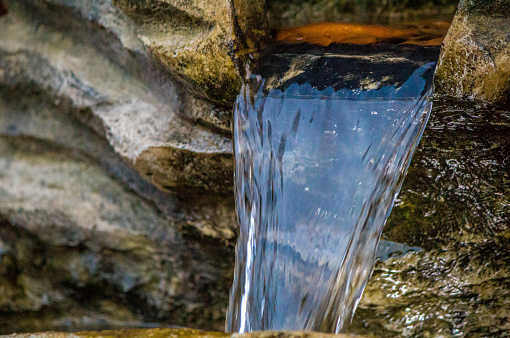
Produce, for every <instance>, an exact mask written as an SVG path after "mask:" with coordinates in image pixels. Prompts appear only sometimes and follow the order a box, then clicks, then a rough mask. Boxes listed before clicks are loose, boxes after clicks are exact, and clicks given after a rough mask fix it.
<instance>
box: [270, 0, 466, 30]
mask: <svg viewBox="0 0 510 338" xmlns="http://www.w3.org/2000/svg"><path fill="white" fill-rule="evenodd" d="M457 3H458V0H413V1H408V0H393V1H385V0H365V1H345V0H333V1H331V0H310V1H308V0H297V1H282V0H268V1H267V7H268V13H269V24H270V27H271V28H273V29H279V28H282V27H296V26H301V25H307V24H313V23H320V22H357V23H365V24H369V23H398V22H401V21H412V20H416V19H418V20H420V19H424V18H430V17H436V18H437V17H442V18H444V19H448V18H450V19H451V17H453V14H454V13H455V8H456V5H457Z"/></svg>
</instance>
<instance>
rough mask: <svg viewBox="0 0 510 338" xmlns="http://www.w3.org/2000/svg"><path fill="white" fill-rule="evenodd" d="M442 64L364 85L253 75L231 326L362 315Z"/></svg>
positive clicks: (239, 166) (245, 105)
mask: <svg viewBox="0 0 510 338" xmlns="http://www.w3.org/2000/svg"><path fill="white" fill-rule="evenodd" d="M434 66H435V64H434V63H428V64H425V65H422V66H421V67H418V68H416V69H415V70H414V72H412V75H411V76H409V78H408V79H407V80H406V81H405V82H403V83H400V84H397V85H386V86H382V87H380V88H374V89H364V90H362V89H359V88H343V89H339V90H334V89H333V88H332V87H327V88H324V89H322V90H319V89H316V88H314V87H313V86H311V85H310V84H309V83H301V84H299V83H293V84H292V85H290V86H287V87H286V88H285V89H274V88H273V89H271V90H268V91H265V90H264V82H265V80H264V79H263V78H262V77H260V76H257V75H252V76H251V78H250V81H248V82H247V83H245V85H244V86H243V89H242V92H241V94H240V95H239V97H238V98H237V102H236V106H235V114H234V148H235V149H234V154H235V161H236V168H235V190H236V206H237V214H238V221H239V226H240V230H239V238H238V244H237V248H236V266H235V276H234V283H233V286H232V289H231V294H230V303H229V309H228V313H227V323H226V329H227V331H236V332H250V331H255V330H284V329H285V330H289V329H290V330H314V331H323V332H340V331H341V329H342V328H343V327H344V326H345V324H346V323H348V322H349V321H350V320H351V318H352V315H353V314H354V311H355V309H356V306H357V304H358V302H359V300H360V297H361V295H362V293H363V289H364V287H365V284H366V283H367V281H368V279H369V278H370V275H371V272H372V268H373V264H374V260H375V251H376V248H377V244H378V241H379V237H380V234H381V231H382V228H383V225H384V223H385V221H386V219H387V217H388V216H389V213H390V211H391V208H392V205H393V202H394V199H395V197H396V196H397V194H398V191H399V189H400V187H401V184H402V181H403V179H404V176H405V173H406V170H407V167H408V165H409V163H410V160H411V157H412V154H413V152H414V150H415V148H416V146H417V144H418V142H419V140H420V137H421V135H422V132H423V130H424V128H425V125H426V123H427V119H428V116H429V113H430V110H431V101H430V94H431V90H432V89H431V76H430V73H431V69H433V68H434ZM325 76H326V74H325Z"/></svg>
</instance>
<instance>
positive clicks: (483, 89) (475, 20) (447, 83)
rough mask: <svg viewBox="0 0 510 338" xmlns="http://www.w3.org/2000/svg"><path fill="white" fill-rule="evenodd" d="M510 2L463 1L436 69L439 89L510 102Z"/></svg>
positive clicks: (458, 94) (476, 97)
mask: <svg viewBox="0 0 510 338" xmlns="http://www.w3.org/2000/svg"><path fill="white" fill-rule="evenodd" d="M509 13H510V1H507V0H502V1H477V0H462V1H460V3H459V9H458V11H457V14H456V15H455V18H454V20H453V22H452V25H451V27H450V30H449V31H448V34H447V36H446V38H445V41H444V48H443V49H442V52H441V57H440V61H439V64H438V67H437V71H436V87H437V89H438V91H440V92H441V93H444V94H448V95H452V96H455V97H459V98H462V97H467V98H472V99H479V100H485V101H489V102H510V35H509V34H510V14H509Z"/></svg>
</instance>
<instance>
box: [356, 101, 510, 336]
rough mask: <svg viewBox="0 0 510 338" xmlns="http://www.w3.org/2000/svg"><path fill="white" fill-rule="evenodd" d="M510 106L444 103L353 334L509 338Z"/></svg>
mask: <svg viewBox="0 0 510 338" xmlns="http://www.w3.org/2000/svg"><path fill="white" fill-rule="evenodd" d="M509 145H510V112H509V111H507V110H497V109H494V108H491V109H489V108H482V107H480V106H476V105H474V104H473V103H467V102H455V101H446V100H445V99H444V98H441V99H439V98H438V99H437V100H436V101H435V106H434V109H433V111H432V114H431V118H430V121H429V125H428V127H427V129H426V130H425V133H424V136H423V138H422V140H421V143H420V145H419V146H418V149H417V151H416V153H415V155H414V158H413V161H412V162H411V166H410V168H409V172H408V175H407V177H406V179H405V181H404V185H403V187H402V190H401V193H400V195H399V198H398V200H397V202H396V205H395V207H394V208H393V211H392V213H391V215H390V217H389V219H388V222H387V224H386V227H385V229H384V231H383V238H385V239H387V240H391V241H396V242H400V243H407V244H409V245H412V246H414V247H420V248H422V250H420V251H419V252H412V253H409V254H407V255H404V256H400V257H395V258H393V259H389V260H386V261H385V262H380V263H378V264H377V265H376V268H375V270H374V273H373V276H372V278H371V280H370V281H369V283H368V285H367V288H366V290H365V293H364V296H363V298H362V300H361V302H360V306H359V309H358V312H357V313H356V315H355V317H354V321H353V325H352V326H351V328H350V331H351V332H355V333H376V334H377V335H378V336H383V337H389V336H402V335H403V336H427V335H431V336H436V335H442V336H446V337H448V336H457V335H459V336H467V337H471V336H491V337H496V336H504V335H505V334H506V333H507V332H508V329H509V327H508V323H509V319H510V307H509V305H508V304H510V303H509V300H510V292H509V291H508V290H510V289H509V285H510V284H509V283H510V274H509V271H510V259H509V257H510V251H509V248H510V246H509V244H510V243H509V242H508V239H509V238H510V174H509V173H510V148H509Z"/></svg>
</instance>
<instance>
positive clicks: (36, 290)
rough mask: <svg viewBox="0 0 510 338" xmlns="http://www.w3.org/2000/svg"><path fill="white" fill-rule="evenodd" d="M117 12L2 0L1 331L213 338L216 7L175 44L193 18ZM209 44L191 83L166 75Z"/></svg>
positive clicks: (222, 135) (226, 243)
mask: <svg viewBox="0 0 510 338" xmlns="http://www.w3.org/2000/svg"><path fill="white" fill-rule="evenodd" d="M142 4H143V6H146V7H143V6H142ZM117 5H118V6H115V5H114V4H113V3H112V2H111V1H99V0H98V1H86V2H83V1H10V2H8V3H7V4H6V6H5V7H6V8H7V14H6V15H4V16H2V17H0V224H1V226H0V290H1V292H0V312H1V313H2V315H0V328H1V329H0V331H1V332H2V333H7V332H14V331H27V330H28V331H34V330H44V329H50V328H66V327H80V325H81V326H82V327H87V326H90V327H101V326H110V325H114V324H115V323H117V324H118V325H120V326H129V325H131V324H130V323H135V324H133V325H139V323H140V322H144V321H158V322H165V321H171V322H172V324H180V325H192V326H195V327H206V328H216V329H221V328H222V326H223V316H224V304H226V300H227V297H228V288H229V284H230V281H229V275H230V271H231V266H232V260H233V258H231V257H233V253H232V246H231V243H232V240H233V237H234V225H235V219H234V216H233V199H232V197H231V191H232V158H231V154H230V152H231V145H230V139H229V135H228V133H229V122H228V119H229V115H228V112H225V111H224V110H223V109H224V107H223V106H222V104H221V102H219V101H220V100H218V99H215V97H214V95H213V94H214V93H213V92H211V87H210V85H208V84H207V76H209V75H210V73H211V74H212V72H213V71H212V70H211V69H212V68H214V67H220V66H221V67H223V68H224V69H223V68H222V69H220V70H218V72H221V76H220V75H215V77H216V78H219V79H218V81H216V80H215V81H214V84H215V85H216V86H219V87H218V88H224V87H226V86H227V87H228V86H229V87H232V88H233V89H231V90H232V91H233V92H235V91H237V82H236V81H237V78H236V74H235V72H234V68H233V64H232V62H231V61H230V58H229V57H228V55H227V48H228V47H226V46H224V44H222V43H220V42H219V41H218V40H221V39H220V37H219V36H222V38H224V39H226V37H227V36H228V34H229V33H228V30H227V28H225V27H224V26H223V25H226V24H228V22H229V21H228V20H227V19H228V16H227V14H226V13H227V11H228V8H224V7H225V3H223V2H222V5H221V6H220V5H218V4H217V6H216V8H217V15H218V16H220V15H221V16H222V17H223V19H224V20H227V21H224V22H223V21H221V20H220V21H218V22H215V21H213V19H211V20H210V22H209V23H207V24H204V23H200V22H198V23H197V25H196V27H195V26H193V27H192V28H193V29H195V30H193V29H190V30H188V29H187V28H186V27H187V25H190V23H189V21H188V20H191V19H190V17H191V16H192V13H195V12H196V13H202V15H204V16H206V14H204V13H207V11H206V10H207V8H203V9H200V8H195V7H193V6H188V5H186V6H184V5H183V6H184V7H183V8H177V7H175V6H174V7H175V8H174V7H172V6H170V5H168V4H165V3H163V2H154V3H150V4H149V3H145V2H140V3H139V4H138V3H129V4H128V3H124V2H122V3H118V4H117ZM138 5H139V6H138ZM207 5H212V4H209V3H208V4H207ZM137 6H138V7H137ZM158 6H159V7H158ZM165 6H166V7H165ZM196 6H198V4H196ZM160 7H163V8H166V10H167V12H165V11H162V10H161V8H160ZM186 10H187V11H189V13H188V14H186V13H185V12H186ZM194 11H195V12H194ZM155 13H158V15H167V17H168V15H170V14H172V13H173V14H172V15H174V14H175V13H177V14H179V15H181V16H182V18H183V19H182V20H186V23H185V24H186V26H185V27H184V26H183V27H180V28H179V27H178V25H179V22H180V21H178V20H170V22H169V23H168V25H170V26H171V27H167V26H166V25H167V24H166V23H165V22H166V20H165V19H164V18H160V17H159V16H158V15H156V14H155ZM135 14H136V15H135ZM177 14H175V15H177ZM186 15H187V16H186ZM197 15H198V14H197ZM130 16H136V19H137V20H138V21H136V20H134V19H132V18H131V17H130ZM159 19H160V20H159ZM158 20H159V21H158ZM197 20H198V19H197ZM198 21H200V20H198ZM183 22H184V21H183ZM172 25H173V26H172ZM174 26H175V27H174ZM171 29H173V30H174V32H175V34H170V35H167V34H166V32H167V31H170V30H171ZM179 32H181V33H182V35H183V36H182V37H181V36H180V35H179V34H180V33H179ZM186 32H188V33H190V32H191V33H190V34H192V35H191V36H192V37H193V39H191V38H190V36H187V35H186V34H187V33H186ZM199 33H200V34H199ZM222 34H223V35H222ZM172 38H173V39H174V40H175V41H174V40H172ZM158 39H159V40H158ZM184 41H187V43H188V44H193V46H190V45H185V44H184ZM211 41H214V43H213V42H211ZM209 45H214V46H216V47H215V48H217V49H218V50H214V51H211V53H213V54H214V55H215V57H214V58H213V57H208V58H207V62H209V63H208V65H207V67H208V68H209V70H211V72H209V71H208V72H205V71H204V72H201V73H199V74H198V75H196V76H195V77H194V75H193V74H189V72H188V70H187V69H186V68H185V67H184V66H183V65H182V64H186V62H188V63H189V64H193V65H194V66H195V65H196V64H197V62H196V61H193V60H194V59H193V58H194V57H199V56H201V55H203V53H204V51H203V50H202V49H200V48H202V47H203V48H205V49H207V46H209ZM197 46H200V48H199V47H197ZM179 48H181V49H179ZM197 50H198V52H196V51H197ZM187 51H193V53H195V54H193V53H192V52H189V53H187ZM181 52H182V54H181ZM176 60H177V61H176ZM186 60H187V61H186ZM170 61H172V62H174V61H175V62H176V64H173V63H171V62H170ZM202 65H203V64H202ZM204 67H206V66H204ZM193 69H195V68H193ZM201 74H202V75H204V77H202V78H198V77H197V76H199V75H201ZM229 79H230V80H229ZM221 92H222V93H224V92H225V93H226V92H228V90H227V89H221ZM219 257H220V258H221V259H218V258H219ZM112 321H113V322H112ZM119 323H120V324H119ZM123 323H124V324H123Z"/></svg>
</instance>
